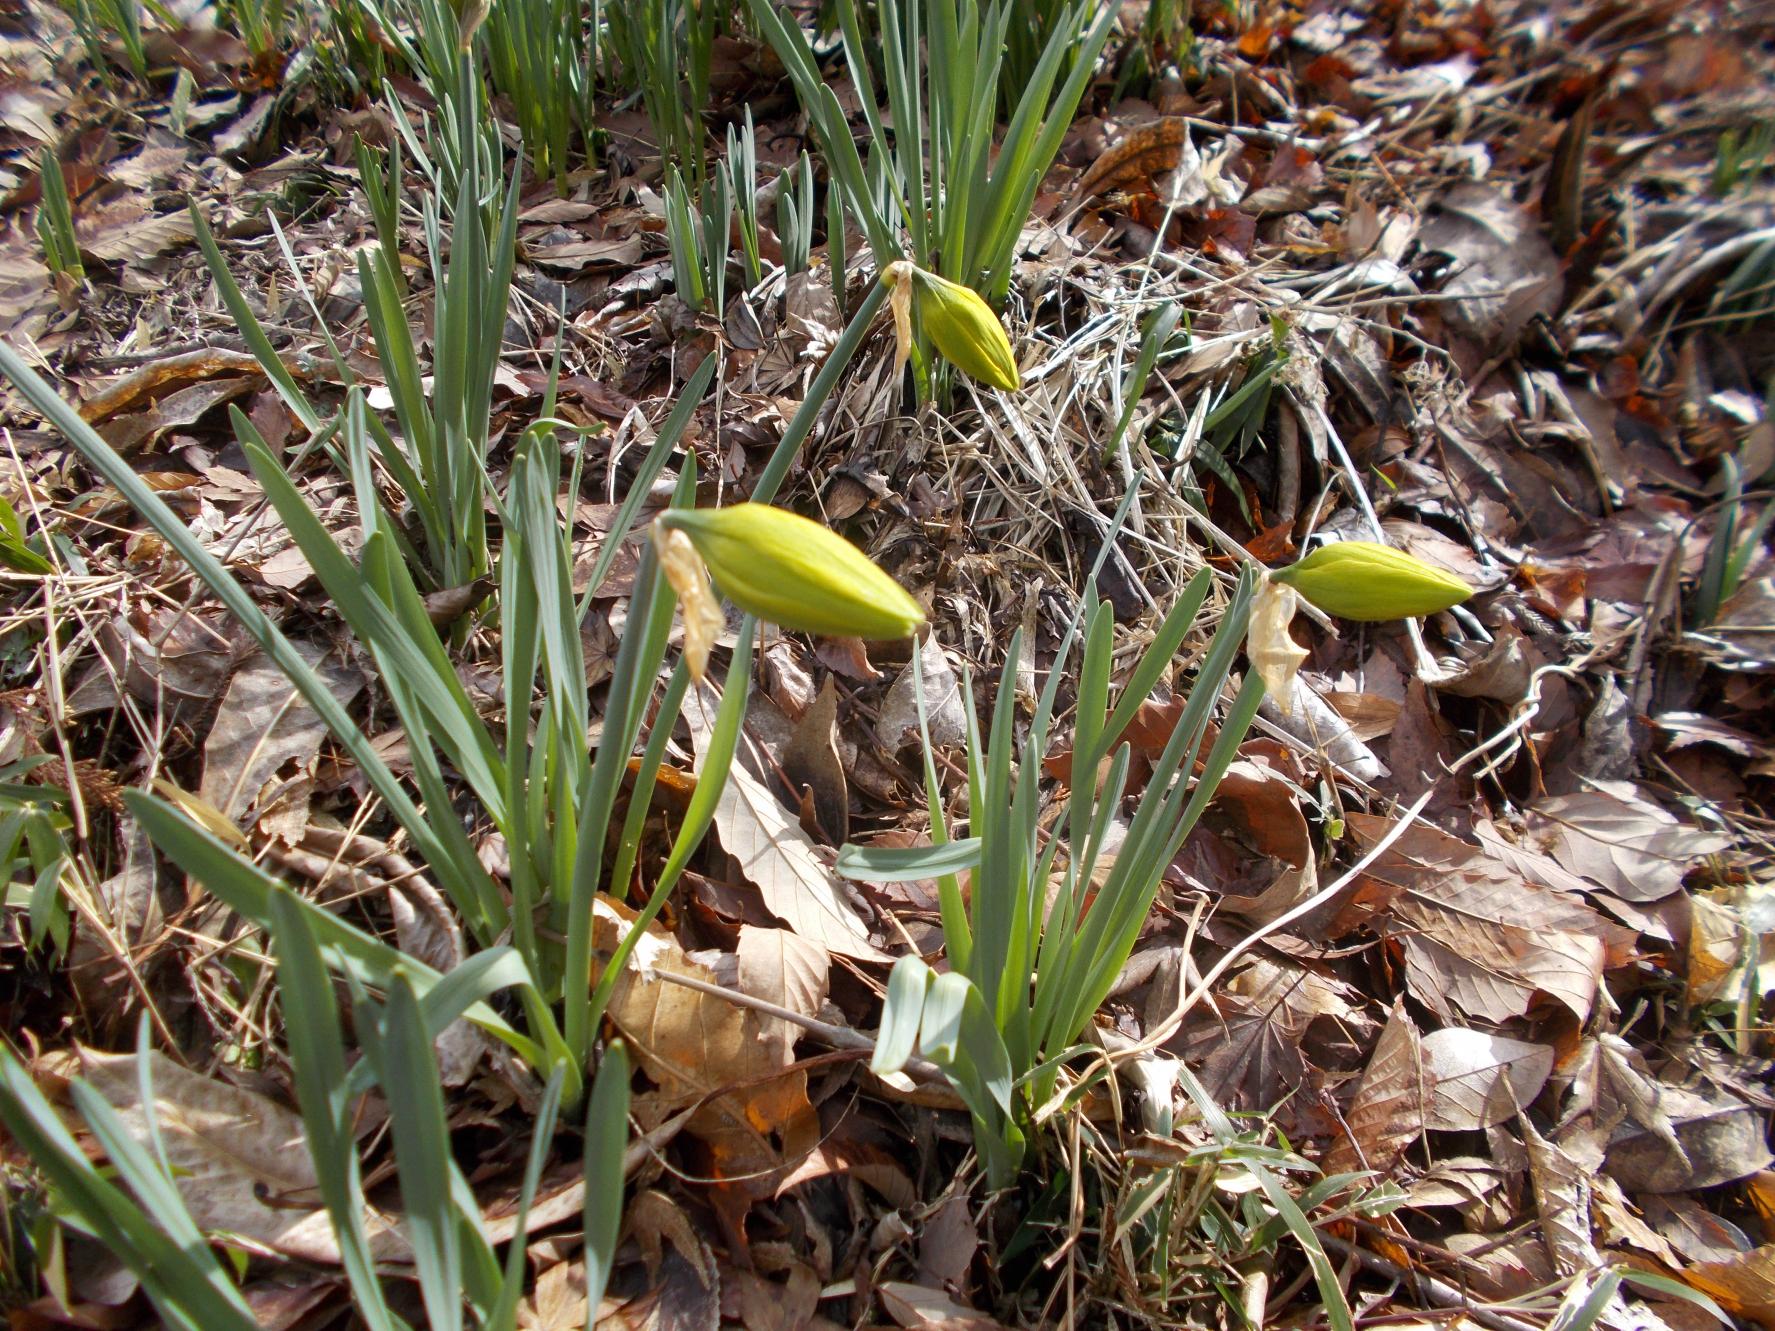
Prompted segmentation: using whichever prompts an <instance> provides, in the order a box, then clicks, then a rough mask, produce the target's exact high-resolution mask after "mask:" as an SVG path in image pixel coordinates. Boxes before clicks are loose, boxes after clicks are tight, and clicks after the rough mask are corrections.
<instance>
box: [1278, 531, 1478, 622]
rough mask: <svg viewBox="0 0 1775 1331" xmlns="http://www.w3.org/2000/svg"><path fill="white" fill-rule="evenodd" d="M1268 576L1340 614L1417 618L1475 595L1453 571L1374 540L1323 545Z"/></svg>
mask: <svg viewBox="0 0 1775 1331" xmlns="http://www.w3.org/2000/svg"><path fill="white" fill-rule="evenodd" d="M1270 576H1271V577H1272V578H1274V579H1275V580H1276V581H1278V582H1283V583H1286V584H1288V585H1289V586H1290V587H1293V588H1294V589H1295V590H1296V591H1297V592H1299V593H1300V594H1301V595H1302V596H1304V597H1306V599H1307V600H1309V601H1311V602H1312V603H1313V604H1314V605H1316V606H1318V607H1319V608H1320V609H1321V610H1323V611H1324V612H1325V613H1326V614H1328V615H1336V616H1338V618H1340V619H1356V620H1368V621H1378V620H1387V619H1418V618H1421V617H1422V616H1424V615H1433V614H1435V613H1436V612H1437V611H1438V610H1446V609H1448V608H1449V607H1450V606H1452V605H1459V604H1460V603H1461V602H1462V601H1465V600H1466V599H1467V598H1468V597H1469V596H1471V595H1473V589H1472V588H1471V587H1469V586H1468V585H1467V584H1466V583H1464V582H1462V581H1461V580H1460V579H1459V578H1457V577H1455V576H1454V574H1452V573H1445V572H1443V571H1442V570H1441V569H1439V568H1437V567H1436V566H1435V565H1434V564H1426V563H1425V562H1424V561H1423V560H1421V559H1419V558H1418V557H1417V556H1416V555H1408V554H1406V553H1405V552H1404V551H1403V550H1395V549H1394V548H1393V547H1392V546H1390V545H1378V544H1376V543H1375V542H1373V541H1338V542H1336V543H1335V544H1332V545H1324V546H1320V547H1319V549H1317V550H1315V551H1313V553H1312V554H1310V555H1308V556H1307V557H1306V558H1305V559H1303V560H1301V561H1300V562H1299V563H1297V564H1291V565H1289V566H1288V567H1287V568H1279V569H1275V570H1273V571H1272V572H1271V573H1270Z"/></svg>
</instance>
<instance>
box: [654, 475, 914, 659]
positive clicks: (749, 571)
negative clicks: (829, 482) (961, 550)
mask: <svg viewBox="0 0 1775 1331" xmlns="http://www.w3.org/2000/svg"><path fill="white" fill-rule="evenodd" d="M658 521H659V523H660V525H661V526H663V527H664V528H666V529H667V530H668V531H672V532H675V533H676V532H681V533H682V534H683V535H685V536H687V537H688V538H689V539H690V543H691V544H692V545H693V546H695V547H696V552H697V554H699V555H700V556H702V561H703V563H704V565H706V566H707V568H708V570H709V574H710V576H711V577H713V578H714V579H715V585H716V587H718V588H719V589H720V591H721V593H722V595H724V596H726V597H727V599H728V600H730V601H732V602H733V603H734V604H735V605H736V606H738V607H739V608H740V609H741V610H744V611H745V612H746V613H747V614H750V615H756V616H757V617H758V618H759V619H764V620H769V621H770V622H771V623H773V624H777V625H780V626H781V627H783V628H786V629H795V630H798V631H800V632H803V633H818V634H822V635H824V636H827V637H834V638H870V639H875V640H881V639H887V638H904V637H908V636H910V635H911V634H912V633H913V632H914V631H916V630H917V628H918V626H919V625H920V624H922V623H924V618H925V615H924V609H923V608H922V607H921V606H920V605H919V604H918V602H917V601H915V600H913V599H912V597H911V596H909V595H907V593H906V592H905V590H904V589H903V588H902V587H901V586H900V584H899V583H897V582H895V581H894V580H893V579H892V578H890V577H889V576H888V575H887V574H885V573H883V572H882V571H881V570H880V569H879V568H877V567H876V566H875V564H874V563H872V562H871V561H870V559H869V557H868V556H867V555H865V554H864V553H863V552H862V551H861V550H859V549H857V547H856V546H854V545H852V544H851V543H850V542H849V541H847V540H845V539H844V538H843V537H842V536H840V535H838V534H837V533H836V532H833V531H831V530H829V529H827V528H825V527H822V526H821V525H820V524H819V523H817V522H810V521H809V520H808V519H807V518H804V517H801V516H799V515H797V514H794V513H791V512H789V510H788V509H785V508H776V507H773V506H772V505H770V504H735V505H732V506H731V507H728V508H693V509H668V510H667V511H666V512H664V513H662V514H660V516H659V519H658Z"/></svg>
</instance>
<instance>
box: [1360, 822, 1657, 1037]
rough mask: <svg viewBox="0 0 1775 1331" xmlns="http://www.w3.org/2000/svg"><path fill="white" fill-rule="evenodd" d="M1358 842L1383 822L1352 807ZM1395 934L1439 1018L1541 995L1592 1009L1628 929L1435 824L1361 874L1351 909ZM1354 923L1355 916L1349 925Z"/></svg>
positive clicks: (1490, 1010) (1528, 1002)
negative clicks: (1357, 811) (1607, 969)
mask: <svg viewBox="0 0 1775 1331" xmlns="http://www.w3.org/2000/svg"><path fill="white" fill-rule="evenodd" d="M1348 821H1349V826H1350V829H1351V831H1352V833H1353V834H1354V835H1355V837H1356V840H1357V842H1358V844H1363V845H1366V844H1372V843H1373V842H1374V841H1376V840H1378V839H1379V837H1380V836H1381V835H1382V834H1384V833H1385V832H1386V830H1387V828H1388V827H1389V826H1390V824H1389V823H1388V822H1387V820H1386V819H1384V818H1376V817H1373V816H1371V815H1368V814H1351V815H1350V816H1349V820H1348ZM1350 913H1351V914H1354V915H1356V916H1358V917H1360V916H1361V915H1363V914H1364V913H1366V914H1367V915H1368V916H1369V918H1370V922H1371V923H1372V925H1373V927H1374V928H1376V929H1377V930H1379V931H1380V932H1381V933H1383V934H1390V935H1393V936H1396V937H1397V938H1398V939H1399V943H1400V946H1401V947H1402V948H1403V949H1404V952H1405V967H1406V982H1407V983H1408V984H1409V985H1410V987H1411V991H1412V993H1413V994H1414V995H1415V996H1416V997H1417V998H1418V999H1419V1000H1420V1001H1422V1002H1423V1003H1424V1004H1425V1005H1426V1006H1428V1007H1429V1008H1430V1009H1431V1010H1432V1011H1434V1012H1436V1013H1437V1014H1438V1015H1439V1016H1441V1017H1443V1018H1444V1019H1445V1020H1449V1021H1454V1020H1456V1019H1457V1014H1460V1013H1465V1014H1467V1015H1469V1016H1474V1017H1483V1018H1485V1019H1487V1020H1489V1021H1505V1020H1507V1019H1509V1018H1510V1017H1516V1016H1521V1015H1523V1014H1524V1013H1526V1012H1527V1011H1528V1010H1529V1009H1530V1008H1531V1007H1532V1006H1533V1004H1534V1002H1535V999H1536V996H1537V995H1539V994H1546V995H1549V996H1551V997H1553V998H1555V999H1558V1000H1559V1001H1560V1002H1561V1003H1563V1004H1565V1005H1566V1006H1567V1007H1569V1008H1570V1009H1571V1010H1572V1011H1573V1012H1574V1013H1575V1014H1576V1015H1577V1016H1578V1017H1579V1018H1580V1019H1583V1018H1586V1017H1588V1016H1589V1015H1590V1010H1591V1007H1592V1005H1593V1004H1594V1002H1595V999H1596V992H1597V986H1598V984H1600V983H1601V980H1602V973H1603V970H1604V968H1605V967H1606V966H1607V965H1609V964H1611V963H1617V962H1619V961H1620V960H1624V959H1625V957H1624V955H1623V954H1626V955H1630V953H1627V948H1628V946H1629V945H1630V943H1631V941H1632V939H1633V937H1634V935H1633V934H1631V933H1629V932H1628V931H1626V930H1623V929H1621V928H1620V927H1619V926H1616V925H1612V924H1610V923H1609V922H1608V921H1607V920H1605V919H1604V918H1603V917H1602V916H1601V915H1599V914H1598V913H1597V912H1596V911H1594V910H1592V909H1591V908H1590V907H1589V906H1587V905H1585V904H1584V903H1583V902H1581V901H1579V900H1576V899H1575V898H1573V897H1569V896H1565V895H1563V894H1561V893H1557V892H1552V891H1549V890H1548V889H1546V888H1543V887H1539V886H1537V885H1535V884H1532V883H1530V882H1528V881H1527V880H1526V879H1524V878H1523V877H1521V876H1520V875H1519V874H1517V873H1515V872H1514V871H1513V870H1511V869H1510V868H1509V867H1508V866H1506V865H1504V864H1503V863H1502V862H1500V861H1499V860H1497V859H1494V858H1493V857H1492V856H1490V855H1488V854H1486V852H1485V851H1484V850H1482V849H1481V848H1480V847H1478V846H1473V845H1469V844H1468V843H1466V842H1464V841H1460V840H1458V839H1456V838H1455V837H1452V836H1449V835H1448V834H1447V833H1446V832H1442V831H1439V830H1438V829H1436V828H1433V827H1425V826H1414V827H1412V828H1411V829H1410V830H1408V831H1407V832H1406V833H1405V834H1404V835H1403V836H1401V837H1400V838H1399V839H1398V840H1397V841H1396V842H1394V844H1393V845H1392V846H1390V847H1389V848H1388V849H1387V850H1386V851H1385V852H1384V853H1383V854H1382V855H1381V856H1380V858H1379V859H1377V860H1376V861H1375V862H1374V863H1373V864H1371V865H1370V866H1369V867H1368V869H1367V870H1366V871H1365V872H1364V874H1363V876H1362V878H1361V880H1360V883H1359V887H1358V893H1357V897H1356V901H1355V903H1354V909H1353V911H1352V912H1350ZM1352 922H1353V921H1352Z"/></svg>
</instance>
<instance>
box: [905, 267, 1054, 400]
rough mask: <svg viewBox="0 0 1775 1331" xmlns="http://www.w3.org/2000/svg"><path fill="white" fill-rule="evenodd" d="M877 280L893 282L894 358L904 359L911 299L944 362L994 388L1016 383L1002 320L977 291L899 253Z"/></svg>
mask: <svg viewBox="0 0 1775 1331" xmlns="http://www.w3.org/2000/svg"><path fill="white" fill-rule="evenodd" d="M881 280H882V281H883V282H886V283H888V284H889V285H890V286H892V287H893V288H894V305H893V309H894V324H895V330H896V333H897V335H898V337H899V347H900V350H899V354H898V362H899V363H900V364H904V363H905V356H906V347H907V346H908V344H909V342H910V339H911V333H910V325H909V320H908V318H907V311H908V307H909V305H910V304H911V303H912V302H914V301H916V303H917V306H918V315H919V318H920V319H921V320H923V322H924V330H925V332H926V333H927V334H929V336H930V339H931V341H932V342H933V343H935V344H936V347H937V350H938V351H940V352H942V353H943V358H944V359H945V360H947V361H949V363H950V364H952V365H955V366H957V367H958V368H960V369H961V370H963V371H965V372H966V373H967V374H969V375H972V376H973V377H974V378H976V379H978V380H980V382H981V383H986V384H991V385H992V386H993V387H994V388H1003V389H1006V390H1014V389H1016V388H1018V387H1020V386H1021V385H1022V382H1023V380H1022V377H1021V376H1020V375H1019V374H1018V372H1017V358H1016V357H1015V356H1014V355H1012V354H1011V339H1010V338H1009V337H1007V336H1006V335H1005V326H1004V325H1003V324H1002V323H1000V322H999V320H998V316H997V315H996V314H994V313H993V312H992V307H991V306H989V305H988V304H987V303H986V302H985V301H984V300H983V299H981V297H980V293H979V292H977V291H975V290H974V289H973V288H972V287H967V286H963V285H962V284H961V283H960V282H951V281H950V280H949V279H948V278H946V277H938V276H937V275H936V274H935V273H927V272H925V271H924V269H922V268H920V267H918V266H917V265H915V264H912V263H908V262H907V261H906V260H904V259H902V260H900V261H899V262H898V263H891V264H889V265H888V266H887V269H886V271H885V272H883V273H882V275H881Z"/></svg>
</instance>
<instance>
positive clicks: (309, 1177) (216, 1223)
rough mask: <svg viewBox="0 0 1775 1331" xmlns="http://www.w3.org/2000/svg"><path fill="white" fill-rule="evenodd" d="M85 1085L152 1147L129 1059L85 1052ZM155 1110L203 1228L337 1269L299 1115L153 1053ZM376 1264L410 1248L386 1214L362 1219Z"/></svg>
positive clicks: (404, 1256) (182, 1188) (402, 1256)
mask: <svg viewBox="0 0 1775 1331" xmlns="http://www.w3.org/2000/svg"><path fill="white" fill-rule="evenodd" d="M81 1063H82V1066H83V1068H84V1071H85V1076H86V1080H87V1082H88V1083H89V1084H90V1085H91V1086H92V1087H93V1089H94V1090H96V1091H97V1092H98V1093H99V1094H100V1095H102V1096H104V1097H105V1099H106V1100H107V1101H108V1102H109V1103H110V1104H111V1105H112V1107H113V1108H115V1109H116V1110H117V1111H118V1113H119V1114H120V1116H121V1117H122V1119H123V1122H124V1126H125V1127H126V1128H127V1129H128V1130H129V1133H130V1135H131V1136H132V1137H134V1138H135V1139H136V1140H137V1141H139V1142H142V1143H143V1144H144V1145H146V1144H147V1143H148V1142H149V1136H148V1125H147V1121H146V1118H145V1116H144V1115H143V1113H142V1108H141V1103H142V1102H141V1096H140V1089H139V1088H140V1083H139V1080H138V1076H137V1066H138V1065H137V1060H136V1056H135V1055H134V1054H104V1053H98V1052H96V1051H93V1050H82V1051H81ZM151 1067H152V1077H153V1086H154V1109H155V1115H156V1117H157V1119H158V1121H159V1126H160V1136H161V1140H162V1141H163V1142H164V1143H165V1144H166V1153H167V1159H168V1162H169V1163H170V1164H171V1165H172V1167H173V1176H174V1181H175V1183H176V1184H177V1185H178V1189H179V1195H180V1196H181V1197H182V1198H183V1199H184V1201H185V1205H186V1207H187V1208H188V1209H189V1210H190V1212H191V1217H192V1219H193V1220H195V1221H196V1222H197V1225H198V1227H199V1228H200V1229H204V1230H216V1231H223V1232H227V1233H233V1234H240V1235H242V1236H244V1237H246V1238H250V1239H254V1240H257V1241H258V1242H260V1243H263V1244H265V1245H266V1246H267V1247H269V1248H272V1249H274V1250H276V1251H278V1252H281V1253H283V1254H285V1255H286V1256H289V1257H294V1258H296V1259H297V1260H299V1261H305V1262H315V1263H319V1264H322V1265H334V1264H337V1262H338V1261H339V1247H338V1244H337V1242H336V1240H335V1239H334V1236H333V1225H332V1221H331V1220H330V1219H329V1218H328V1216H327V1213H326V1211H325V1210H324V1209H322V1208H321V1207H320V1206H319V1205H318V1204H317V1199H318V1198H319V1195H320V1194H319V1191H318V1189H319V1183H318V1182H317V1180H316V1178H315V1173H314V1164H313V1161H312V1160H311V1159H310V1157H309V1153H308V1136H307V1133H306V1132H305V1131H304V1130H303V1127H302V1119H301V1116H300V1115H298V1114H296V1113H295V1112H294V1111H293V1110H289V1109H286V1108H284V1107H283V1106H282V1105H280V1104H276V1103H274V1102H273V1101H271V1100H268V1099H266V1098H265V1097H264V1096H262V1095H255V1094H253V1093H252V1092H251V1091H244V1090H241V1089H240V1088H239V1087H235V1086H229V1085H227V1084H226V1083H224V1082H220V1081H215V1080H212V1079H211V1078H208V1077H201V1076H199V1075H198V1074H197V1073H195V1072H189V1071H187V1070H186V1069H184V1068H182V1067H180V1066H179V1065H178V1064H177V1063H174V1062H173V1061H172V1060H171V1059H169V1058H166V1057H165V1056H164V1055H161V1054H158V1053H156V1054H153V1055H152V1056H151ZM365 1224H366V1227H367V1232H368V1233H369V1236H370V1248H371V1251H372V1252H373V1253H374V1254H375V1255H376V1257H377V1258H378V1259H379V1260H382V1261H406V1260H408V1259H409V1253H410V1249H409V1248H408V1246H407V1242H406V1240H405V1239H404V1238H402V1237H401V1235H400V1233H399V1232H398V1231H397V1230H396V1229H395V1228H394V1227H393V1225H392V1223H391V1222H390V1221H389V1220H388V1219H387V1217H385V1216H381V1215H379V1214H371V1215H369V1216H366V1218H365Z"/></svg>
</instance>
